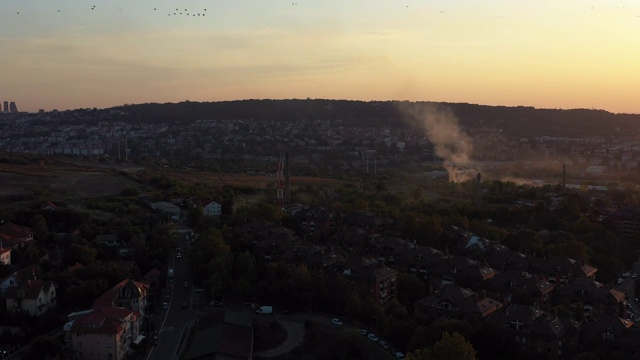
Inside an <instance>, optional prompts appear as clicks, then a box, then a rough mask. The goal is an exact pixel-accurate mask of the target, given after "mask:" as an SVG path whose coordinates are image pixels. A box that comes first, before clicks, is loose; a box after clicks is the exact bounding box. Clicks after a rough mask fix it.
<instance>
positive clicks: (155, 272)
mask: <svg viewBox="0 0 640 360" xmlns="http://www.w3.org/2000/svg"><path fill="white" fill-rule="evenodd" d="M161 277H162V271H160V269H158V268H153V269H151V270H149V272H147V273H146V274H144V276H143V279H144V282H145V283H147V284H149V285H151V286H154V285H160V278H161Z"/></svg>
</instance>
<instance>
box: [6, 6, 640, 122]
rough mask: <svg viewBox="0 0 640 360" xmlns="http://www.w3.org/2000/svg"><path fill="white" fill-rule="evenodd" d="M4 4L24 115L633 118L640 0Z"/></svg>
mask: <svg viewBox="0 0 640 360" xmlns="http://www.w3.org/2000/svg"><path fill="white" fill-rule="evenodd" d="M3 4H4V6H3V10H2V12H1V13H0V48H1V49H2V51H0V68H1V69H2V77H1V78H2V80H1V81H0V100H10V101H15V102H16V103H17V104H18V106H19V107H20V109H21V110H25V111H36V110H37V109H39V108H44V109H47V110H51V109H54V108H56V109H61V110H62V109H69V108H85V107H109V106H116V105H122V104H125V103H141V102H179V101H184V100H191V101H217V100H232V99H247V98H307V97H310V98H329V99H358V100H416V101H418V100H425V101H446V102H469V103H478V104H488V105H508V106H514V105H526V106H535V107H539V108H597V109H604V110H608V111H611V112H627V113H640V102H639V101H638V95H637V94H638V93H640V66H638V64H640V47H639V46H638V44H640V2H637V1H596V0H585V1H571V0H554V1H549V0H537V1H518V2H514V1H507V0H503V1H489V0H488V1H470V0H461V1H455V2H452V1H445V0H440V1H424V0H422V1H419V0H406V1H391V0H374V1H371V0H369V1H364V0H350V1H348V2H344V1H333V0H331V1H316V0H314V1H310V0H307V1H305V0H299V1H297V2H291V1H275V0H259V1H258V0H253V1H250V0H241V1H215V2H214V1H204V0H203V1H197V0H192V1H191V0H187V1H173V0H156V1H149V0H136V1H130V0H121V1H118V0H113V1H111V0H96V1H95V2H94V3H91V2H87V1H86V0H64V1H63V0H50V1H46V2H43V1H39V0H9V1H6V2H3ZM92 7H94V8H92ZM154 9H155V10H154ZM176 9H179V10H176ZM185 9H186V10H187V11H184V10H185ZM204 9H206V10H204ZM180 12H183V13H184V14H182V15H179V13H180ZM174 13H175V14H176V15H174ZM186 13H189V16H187V15H186ZM194 15H195V16H194Z"/></svg>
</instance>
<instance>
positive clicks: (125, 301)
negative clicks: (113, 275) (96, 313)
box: [93, 279, 149, 316]
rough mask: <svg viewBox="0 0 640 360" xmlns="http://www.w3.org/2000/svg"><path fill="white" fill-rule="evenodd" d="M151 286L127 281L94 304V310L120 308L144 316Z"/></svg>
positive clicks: (119, 284) (106, 293) (110, 290)
mask: <svg viewBox="0 0 640 360" xmlns="http://www.w3.org/2000/svg"><path fill="white" fill-rule="evenodd" d="M148 293H149V285H147V284H145V283H142V282H139V281H135V280H131V279H126V280H122V281H121V282H119V283H118V284H117V285H116V286H114V287H112V288H111V289H109V290H107V291H106V292H105V293H104V294H102V295H101V296H100V297H99V298H97V299H96V300H95V301H94V302H93V307H94V308H104V307H119V308H125V309H129V310H134V311H138V312H140V314H141V315H143V316H144V311H145V309H146V307H147V297H148Z"/></svg>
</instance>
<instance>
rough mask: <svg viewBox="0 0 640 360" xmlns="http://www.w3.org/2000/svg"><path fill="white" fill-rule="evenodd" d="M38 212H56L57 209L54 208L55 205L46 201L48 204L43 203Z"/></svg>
mask: <svg viewBox="0 0 640 360" xmlns="http://www.w3.org/2000/svg"><path fill="white" fill-rule="evenodd" d="M40 210H42V211H57V210H58V207H57V206H56V204H54V203H52V202H49V201H48V202H46V203H44V204H43V205H42V206H41V207H40Z"/></svg>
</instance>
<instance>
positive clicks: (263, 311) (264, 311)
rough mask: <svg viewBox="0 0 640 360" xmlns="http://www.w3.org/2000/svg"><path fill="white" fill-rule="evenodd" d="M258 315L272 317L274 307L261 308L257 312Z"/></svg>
mask: <svg viewBox="0 0 640 360" xmlns="http://www.w3.org/2000/svg"><path fill="white" fill-rule="evenodd" d="M256 314H260V315H271V314H273V307H272V306H260V307H259V308H258V310H256Z"/></svg>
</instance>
